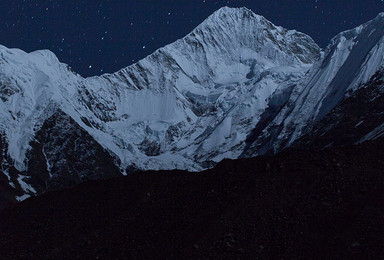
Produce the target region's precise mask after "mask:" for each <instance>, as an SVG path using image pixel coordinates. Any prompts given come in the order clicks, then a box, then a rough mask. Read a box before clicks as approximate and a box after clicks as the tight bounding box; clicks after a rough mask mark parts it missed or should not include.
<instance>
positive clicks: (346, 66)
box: [244, 13, 384, 156]
mask: <svg viewBox="0 0 384 260" xmlns="http://www.w3.org/2000/svg"><path fill="white" fill-rule="evenodd" d="M383 25H384V13H381V14H379V15H378V16H377V17H376V18H375V19H373V20H372V21H370V22H368V23H366V24H363V25H361V26H359V27H357V28H355V29H352V30H349V31H346V32H342V33H340V34H339V35H337V36H336V37H335V38H334V39H332V41H331V43H330V45H329V46H328V47H327V49H326V50H325V52H324V53H323V54H322V58H321V59H319V61H317V62H316V63H315V64H314V65H313V66H312V68H311V69H310V71H309V73H308V74H307V75H306V76H305V77H304V78H303V79H302V80H301V81H300V82H299V83H298V84H297V85H296V86H295V87H294V89H293V91H292V94H291V95H290V96H289V98H288V99H287V104H286V105H285V106H283V107H281V109H280V110H279V111H278V112H277V113H275V114H273V115H272V116H268V118H270V120H269V121H268V123H267V124H266V123H264V125H263V126H262V127H259V126H256V128H255V130H254V133H253V135H251V136H250V138H248V140H247V143H248V147H247V149H245V152H244V156H253V155H256V154H265V153H268V152H269V153H275V152H277V151H280V150H282V149H284V148H286V147H288V146H290V145H291V144H292V143H293V142H294V141H295V140H297V138H299V137H300V136H302V135H303V134H305V133H307V132H308V131H309V129H311V127H312V126H313V124H315V123H316V122H318V121H320V120H321V119H323V118H324V117H325V116H326V115H327V114H328V113H329V112H330V111H331V110H332V109H333V108H334V107H335V106H337V105H338V104H339V103H340V101H342V100H343V99H344V98H346V97H348V96H349V95H350V94H351V93H352V92H354V91H356V90H357V89H359V88H360V87H362V86H364V84H365V83H367V82H368V81H369V80H370V78H371V77H372V76H373V75H374V74H375V73H376V72H377V71H378V70H380V68H381V66H383V58H384V27H383ZM361 105H362V106H363V104H361ZM356 106H360V104H358V103H357V104H356ZM345 113H346V114H347V113H348V112H347V111H345ZM265 125H267V126H265Z"/></svg>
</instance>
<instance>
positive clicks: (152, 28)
mask: <svg viewBox="0 0 384 260" xmlns="http://www.w3.org/2000/svg"><path fill="white" fill-rule="evenodd" d="M222 6H231V7H242V6H245V7H248V8H249V9H251V10H252V11H254V12H255V13H257V14H260V15H263V16H264V17H266V18H267V19H268V20H270V21H271V22H273V23H274V24H276V25H280V26H283V27H285V28H287V29H296V30H298V31H301V32H304V33H307V34H308V35H310V36H311V37H312V38H313V39H314V40H315V41H316V42H317V43H318V44H319V45H320V46H321V47H325V46H326V45H327V44H328V42H329V40H330V39H331V38H332V37H334V36H335V35H336V34H337V33H339V32H341V31H344V30H347V29H350V28H353V27H355V26H357V25H359V24H362V23H364V22H367V21H369V20H371V19H373V18H374V17H375V16H376V15H377V14H378V13H379V12H383V11H384V0H229V1H227V0H221V1H220V0H219V1H213V0H161V1H160V0H158V1H157V0H156V1H155V0H135V1H134V0H56V1H55V0H12V1H6V0H0V44H2V45H5V46H7V47H9V48H20V49H22V50H24V51H27V52H30V51H34V50H38V49H49V50H51V51H53V52H54V53H55V54H56V55H57V56H58V58H59V59H60V61H62V62H64V63H67V64H69V65H70V66H71V67H72V68H73V69H74V70H75V71H77V72H78V73H80V74H81V75H82V76H93V75H100V74H103V73H111V72H114V71H117V70H119V69H121V68H123V67H126V66H128V65H130V64H132V63H134V62H136V61H138V60H140V59H142V58H144V57H145V56H147V55H149V54H151V53H152V52H154V51H155V50H156V49H158V48H160V47H163V46H164V45H166V44H169V43H172V42H173V41H175V40H177V39H179V38H182V37H183V36H185V35H186V34H188V33H189V32H190V31H191V30H193V28H195V27H196V26H197V25H199V24H200V23H201V22H202V21H204V20H205V19H206V18H207V17H208V16H209V15H210V14H212V13H213V12H214V11H215V10H217V9H219V8H220V7H222Z"/></svg>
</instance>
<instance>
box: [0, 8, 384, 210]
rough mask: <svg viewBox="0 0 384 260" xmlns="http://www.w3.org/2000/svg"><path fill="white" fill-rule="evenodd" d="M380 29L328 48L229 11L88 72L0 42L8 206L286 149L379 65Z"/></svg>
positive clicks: (365, 29) (1, 183) (342, 38)
mask: <svg viewBox="0 0 384 260" xmlns="http://www.w3.org/2000/svg"><path fill="white" fill-rule="evenodd" d="M383 24H384V15H382V14H381V15H379V16H378V17H377V18H375V19H374V20H372V21H371V22H368V23H367V24H364V25H362V26H359V27H358V28H355V29H353V30H350V31H347V32H344V33H341V34H339V35H338V36H336V37H335V38H334V39H333V40H332V42H331V44H330V45H329V46H328V47H327V49H326V50H325V51H324V52H321V50H320V48H319V47H318V46H317V45H316V43H314V41H313V40H312V39H311V38H310V37H309V36H307V35H305V34H302V33H299V32H296V31H294V30H286V29H284V28H282V27H279V26H275V25H274V24H272V23H271V22H269V21H268V20H266V19H265V18H264V17H262V16H259V15H256V14H254V13H253V12H251V11H250V10H248V9H246V8H227V7H225V8H222V9H220V10H218V11H217V12H215V13H214V14H213V15H211V16H210V17H209V18H208V19H207V20H206V21H204V22H203V23H202V24H201V25H199V26H198V27H197V28H196V29H194V30H193V31H192V32H191V33H190V34H188V35H187V36H186V37H184V38H183V39H180V40H178V41H176V42H174V43H172V44H170V45H168V46H165V47H164V48H161V49H159V50H157V51H156V52H154V53H153V54H152V55H150V56H148V57H146V58H144V59H143V60H141V61H139V62H138V63H136V64H133V65H131V66H129V67H127V68H124V69H122V70H120V71H118V72H116V73H113V74H105V75H102V76H99V77H91V78H83V77H81V76H80V75H78V74H76V73H75V72H73V71H72V70H71V68H69V67H68V66H67V65H65V64H62V63H60V62H59V61H58V59H57V58H56V57H55V55H54V54H53V53H51V52H49V51H36V52H32V53H25V52H23V51H21V50H16V49H8V48H6V47H4V46H0V108H1V109H0V117H1V120H0V135H1V143H0V144H1V147H0V148H1V150H2V153H1V156H0V159H1V161H2V164H1V165H2V169H1V172H2V173H3V174H2V175H0V201H4V203H5V204H7V203H8V202H9V201H15V200H23V199H25V198H27V197H29V196H31V195H35V194H41V193H44V192H46V191H47V190H55V189H61V188H64V187H68V186H72V185H74V184H77V183H80V182H83V181H85V180H89V179H99V178H109V177H114V176H119V175H125V174H127V173H130V172H133V171H137V170H148V169H152V170H160V169H183V170H189V171H200V170H203V169H206V168H210V167H212V166H213V165H215V164H216V163H217V162H219V161H221V160H222V159H224V158H231V159H236V158H239V157H251V156H255V155H259V154H265V153H269V152H276V151H280V150H281V149H283V148H285V147H288V146H290V145H291V144H293V143H294V142H295V141H296V140H297V139H298V138H299V137H302V136H304V135H305V134H308V133H309V131H310V129H313V126H314V125H315V124H316V123H318V122H321V121H322V120H323V119H324V117H325V116H326V115H327V114H329V112H330V111H332V109H334V108H335V107H337V106H338V105H339V104H340V102H342V101H343V100H344V99H345V98H347V97H348V96H349V95H353V93H359V89H360V88H362V87H363V86H366V85H365V84H366V83H368V82H369V80H370V79H371V77H372V76H373V75H374V74H375V73H376V72H377V71H378V70H379V68H380V66H381V65H382V64H383V53H384V52H383V51H384V50H383V48H384V44H383V33H384V29H383V28H384V27H383ZM356 95H357V94H356ZM372 130H373V129H372ZM367 139H369V138H367ZM0 206H1V205H0Z"/></svg>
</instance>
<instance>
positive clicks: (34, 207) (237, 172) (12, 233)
mask: <svg viewBox="0 0 384 260" xmlns="http://www.w3.org/2000/svg"><path fill="white" fill-rule="evenodd" d="M383 147H384V141H383V140H377V141H374V142H367V143H363V144H360V145H358V146H351V147H346V148H334V149H329V150H323V151H311V152H310V151H305V150H293V149H288V150H286V151H284V152H282V153H280V154H278V155H276V156H274V157H258V158H255V159H246V160H236V161H229V160H227V161H224V162H222V163H220V164H219V165H218V166H217V167H216V168H214V169H212V170H209V171H206V172H203V173H197V174H196V173H193V174H192V173H186V172H179V171H177V172H176V171H175V172H147V173H137V174H132V175H130V176H127V177H122V178H116V179H112V180H108V181H91V182H88V183H84V184H81V185H79V186H77V187H75V188H72V189H68V190H64V191H58V192H53V193H48V194H45V195H42V196H40V197H38V198H32V199H28V200H26V201H25V202H23V203H20V204H18V205H14V206H12V207H11V208H8V209H6V210H4V211H2V212H1V213H0V219H1V222H0V254H1V258H3V259H61V258H69V259H76V258H81V259H95V258H96V259H119V258H120V259H128V258H131V259H151V258H159V259H181V258H183V259H185V258H190V259H198V258H200V259H207V258H212V259H217V258H227V259H247V258H253V259H257V258H267V259H293V258H294V259H339V258H344V259H354V258H356V259H377V258H382V257H384V196H383V195H384V151H383V149H382V148H383ZM362 257H363V258H362Z"/></svg>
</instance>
